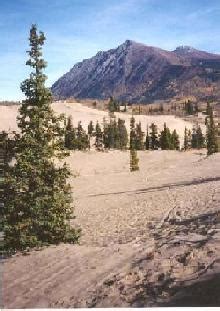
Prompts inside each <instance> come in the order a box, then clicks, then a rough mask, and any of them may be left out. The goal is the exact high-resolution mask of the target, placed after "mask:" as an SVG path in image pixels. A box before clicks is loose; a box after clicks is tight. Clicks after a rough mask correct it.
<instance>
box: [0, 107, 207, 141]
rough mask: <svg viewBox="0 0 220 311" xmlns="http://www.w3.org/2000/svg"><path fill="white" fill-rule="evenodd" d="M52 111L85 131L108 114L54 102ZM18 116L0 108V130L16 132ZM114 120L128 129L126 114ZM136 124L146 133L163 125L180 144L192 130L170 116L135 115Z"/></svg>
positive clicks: (185, 123) (181, 120)
mask: <svg viewBox="0 0 220 311" xmlns="http://www.w3.org/2000/svg"><path fill="white" fill-rule="evenodd" d="M52 107H53V109H54V111H55V112H57V113H59V114H60V113H64V114H65V115H66V116H72V119H73V124H74V126H77V124H78V122H79V121H81V122H82V125H83V127H84V128H85V129H86V130H87V126H88V124H89V122H90V121H93V123H94V124H96V122H97V121H98V122H99V123H100V125H102V124H103V118H106V120H108V118H109V116H108V112H107V111H102V110H97V109H92V108H89V107H87V106H85V105H82V104H80V103H61V102H56V103H53V105H52ZM17 115H18V106H16V105H14V106H0V121H1V123H0V130H7V131H15V130H17V124H16V117H17ZM115 116H116V118H121V119H123V120H125V123H126V126H127V129H128V131H129V128H130V118H131V115H130V114H128V113H122V112H117V113H115ZM134 117H135V120H136V122H137V123H138V122H141V124H142V130H143V131H144V132H146V130H147V126H150V124H151V123H155V124H156V125H157V126H158V130H162V129H163V125H164V123H166V124H167V126H168V127H169V128H170V129H171V130H174V129H176V131H177V133H178V134H179V136H180V140H181V142H183V137H184V129H185V127H187V128H188V129H192V127H193V124H192V123H191V122H187V121H185V120H183V119H181V118H178V117H175V116H172V115H155V116H147V115H135V116H134ZM201 128H202V130H203V132H204V133H205V126H204V125H203V124H201Z"/></svg>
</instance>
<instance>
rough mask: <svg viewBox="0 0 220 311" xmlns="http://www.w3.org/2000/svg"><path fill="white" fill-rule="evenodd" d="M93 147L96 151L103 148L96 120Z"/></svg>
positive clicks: (100, 131)
mask: <svg viewBox="0 0 220 311" xmlns="http://www.w3.org/2000/svg"><path fill="white" fill-rule="evenodd" d="M95 147H96V149H97V150H98V151H101V150H102V148H103V133H102V130H101V127H100V125H99V123H98V121H97V123H96V127H95Z"/></svg>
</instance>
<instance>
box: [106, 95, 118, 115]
mask: <svg viewBox="0 0 220 311" xmlns="http://www.w3.org/2000/svg"><path fill="white" fill-rule="evenodd" d="M108 110H109V112H115V111H120V104H119V103H118V102H117V101H116V100H115V99H114V98H113V97H112V96H111V97H110V99H109V103H108Z"/></svg>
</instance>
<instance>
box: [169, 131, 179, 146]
mask: <svg viewBox="0 0 220 311" xmlns="http://www.w3.org/2000/svg"><path fill="white" fill-rule="evenodd" d="M171 149H172V150H179V149H180V140H179V135H178V134H177V132H176V130H174V131H173V132H172V134H171Z"/></svg>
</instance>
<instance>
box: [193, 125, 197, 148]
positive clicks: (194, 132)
mask: <svg viewBox="0 0 220 311" xmlns="http://www.w3.org/2000/svg"><path fill="white" fill-rule="evenodd" d="M191 147H192V148H193V149H197V147H198V140H197V133H196V128H195V127H193V130H192V139H191Z"/></svg>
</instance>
